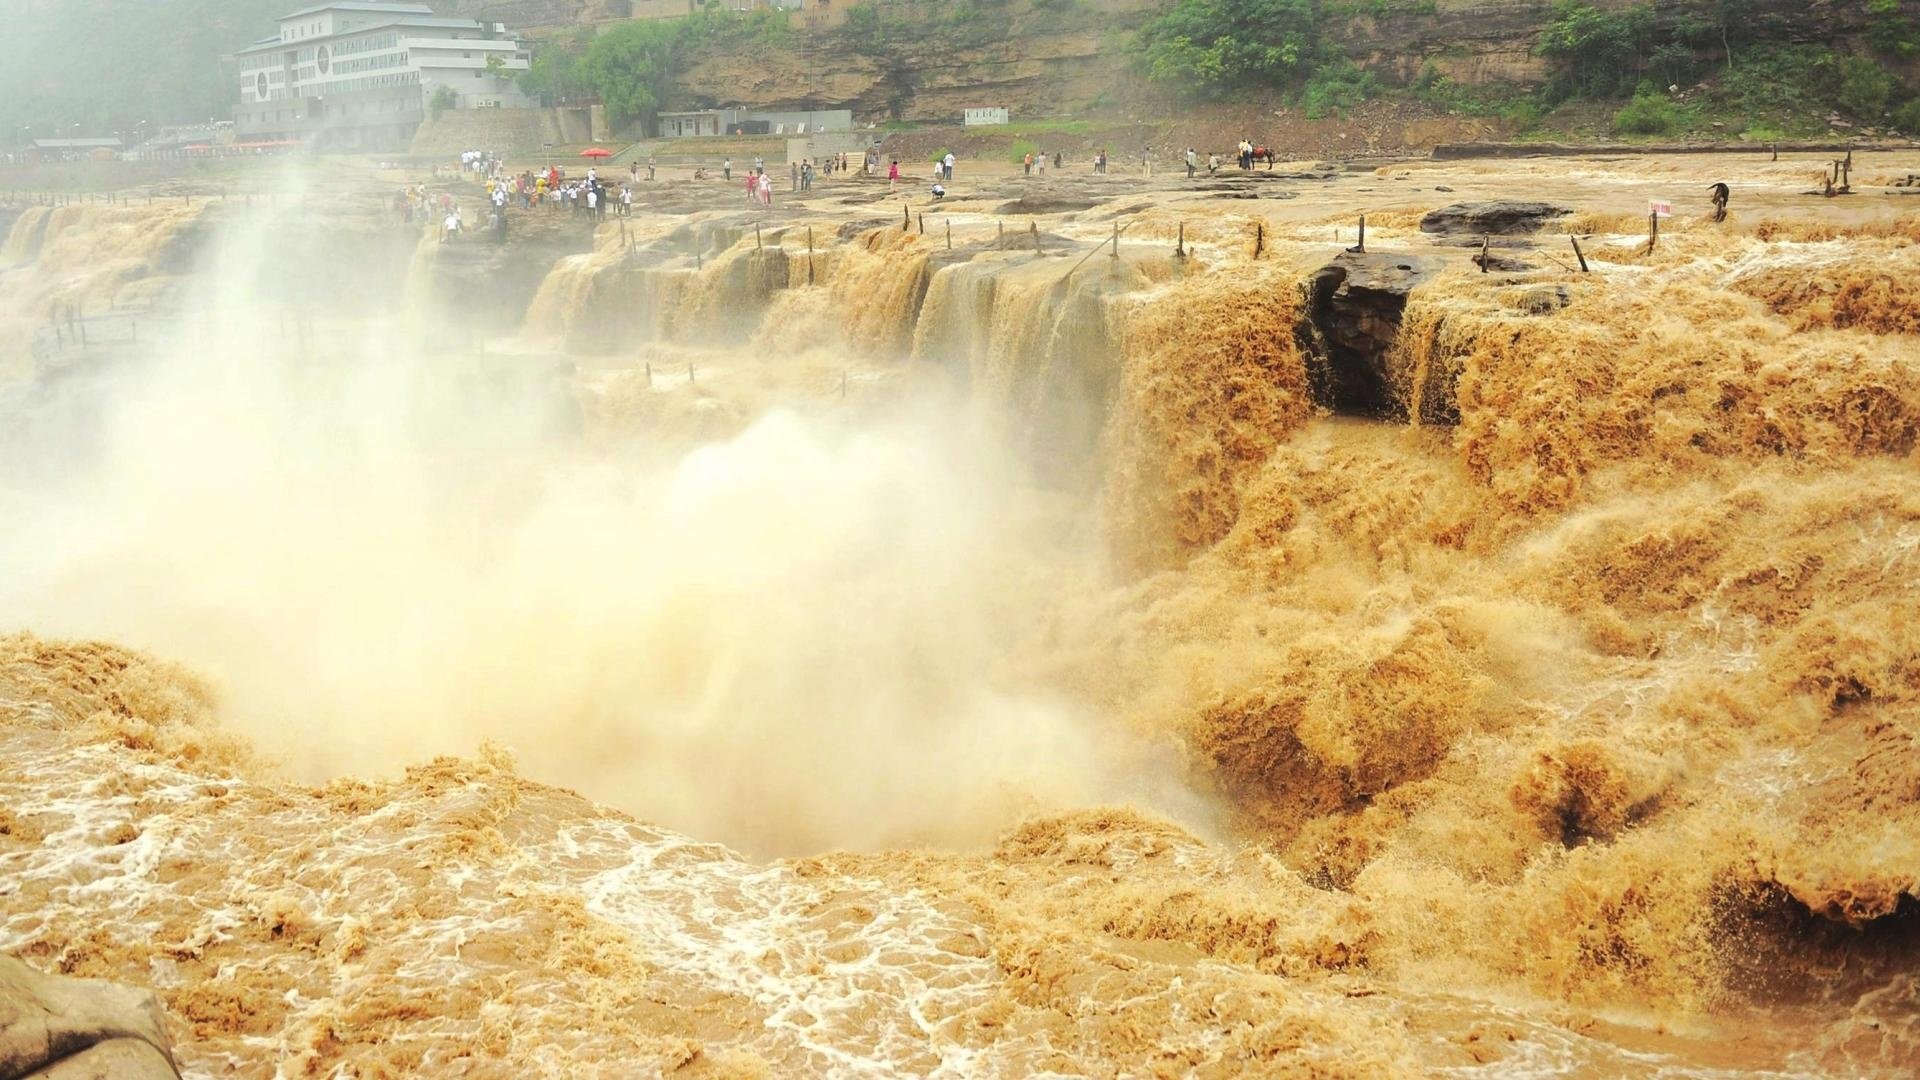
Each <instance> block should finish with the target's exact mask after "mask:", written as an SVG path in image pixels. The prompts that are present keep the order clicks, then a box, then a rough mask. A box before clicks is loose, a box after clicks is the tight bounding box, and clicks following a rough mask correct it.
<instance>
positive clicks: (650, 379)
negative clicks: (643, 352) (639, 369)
mask: <svg viewBox="0 0 1920 1080" xmlns="http://www.w3.org/2000/svg"><path fill="white" fill-rule="evenodd" d="M647 385H648V386H652V385H653V361H651V360H649V361H647Z"/></svg>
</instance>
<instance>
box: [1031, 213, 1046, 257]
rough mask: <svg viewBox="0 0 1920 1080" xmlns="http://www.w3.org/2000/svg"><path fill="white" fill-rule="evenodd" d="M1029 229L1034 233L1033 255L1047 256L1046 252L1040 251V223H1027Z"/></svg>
mask: <svg viewBox="0 0 1920 1080" xmlns="http://www.w3.org/2000/svg"><path fill="white" fill-rule="evenodd" d="M1027 228H1028V229H1031V230H1032V231H1033V253H1034V254H1036V255H1045V254H1046V252H1044V251H1041V250H1040V223H1039V222H1037V221H1029V222H1027Z"/></svg>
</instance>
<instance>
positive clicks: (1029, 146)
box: [1007, 139, 1040, 165]
mask: <svg viewBox="0 0 1920 1080" xmlns="http://www.w3.org/2000/svg"><path fill="white" fill-rule="evenodd" d="M1007 154H1008V157H1007V160H1009V161H1011V162H1013V163H1014V164H1015V165H1019V164H1021V163H1023V162H1025V161H1026V160H1027V155H1028V154H1032V155H1033V156H1034V157H1039V156H1040V144H1039V143H1037V142H1034V141H1033V140H1032V139H1015V140H1013V145H1012V146H1011V147H1009V148H1008V150H1007Z"/></svg>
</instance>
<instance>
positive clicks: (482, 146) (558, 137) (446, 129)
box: [408, 109, 586, 158]
mask: <svg viewBox="0 0 1920 1080" xmlns="http://www.w3.org/2000/svg"><path fill="white" fill-rule="evenodd" d="M557 112H559V110H555V109H449V110H447V111H446V112H444V113H441V114H440V116H439V117H438V118H437V119H436V118H434V117H432V116H429V117H428V118H427V120H426V122H425V123H423V124H421V125H420V130H418V131H416V132H414V135H413V145H412V146H410V147H409V148H408V153H410V154H412V155H414V156H416V157H435V158H445V157H454V156H458V155H459V153H460V152H461V151H462V150H495V151H498V152H500V153H503V154H508V155H525V154H536V153H539V151H540V145H541V144H542V143H563V142H573V141H578V142H585V141H586V139H584V138H581V139H578V140H570V139H567V138H565V137H564V132H563V131H562V127H561V124H560V122H559V118H558V116H557V115H556V113H557Z"/></svg>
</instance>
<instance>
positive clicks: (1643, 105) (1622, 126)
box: [1613, 94, 1680, 135]
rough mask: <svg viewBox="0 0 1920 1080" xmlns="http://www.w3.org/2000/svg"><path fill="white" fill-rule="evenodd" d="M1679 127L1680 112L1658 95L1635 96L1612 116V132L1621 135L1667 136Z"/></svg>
mask: <svg viewBox="0 0 1920 1080" xmlns="http://www.w3.org/2000/svg"><path fill="white" fill-rule="evenodd" d="M1679 127H1680V110H1679V109H1676V108H1674V105H1673V102H1671V101H1668V100H1667V99H1666V98H1664V97H1661V96H1659V95H1658V94H1635V95H1634V96H1633V100H1632V101H1630V102H1628V103H1627V106H1626V108H1624V109H1621V110H1620V111H1619V112H1617V113H1614V114H1613V130H1615V131H1617V132H1619V133H1621V134H1623V135H1669V134H1672V133H1673V132H1674V131H1676V130H1678V129H1679Z"/></svg>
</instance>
